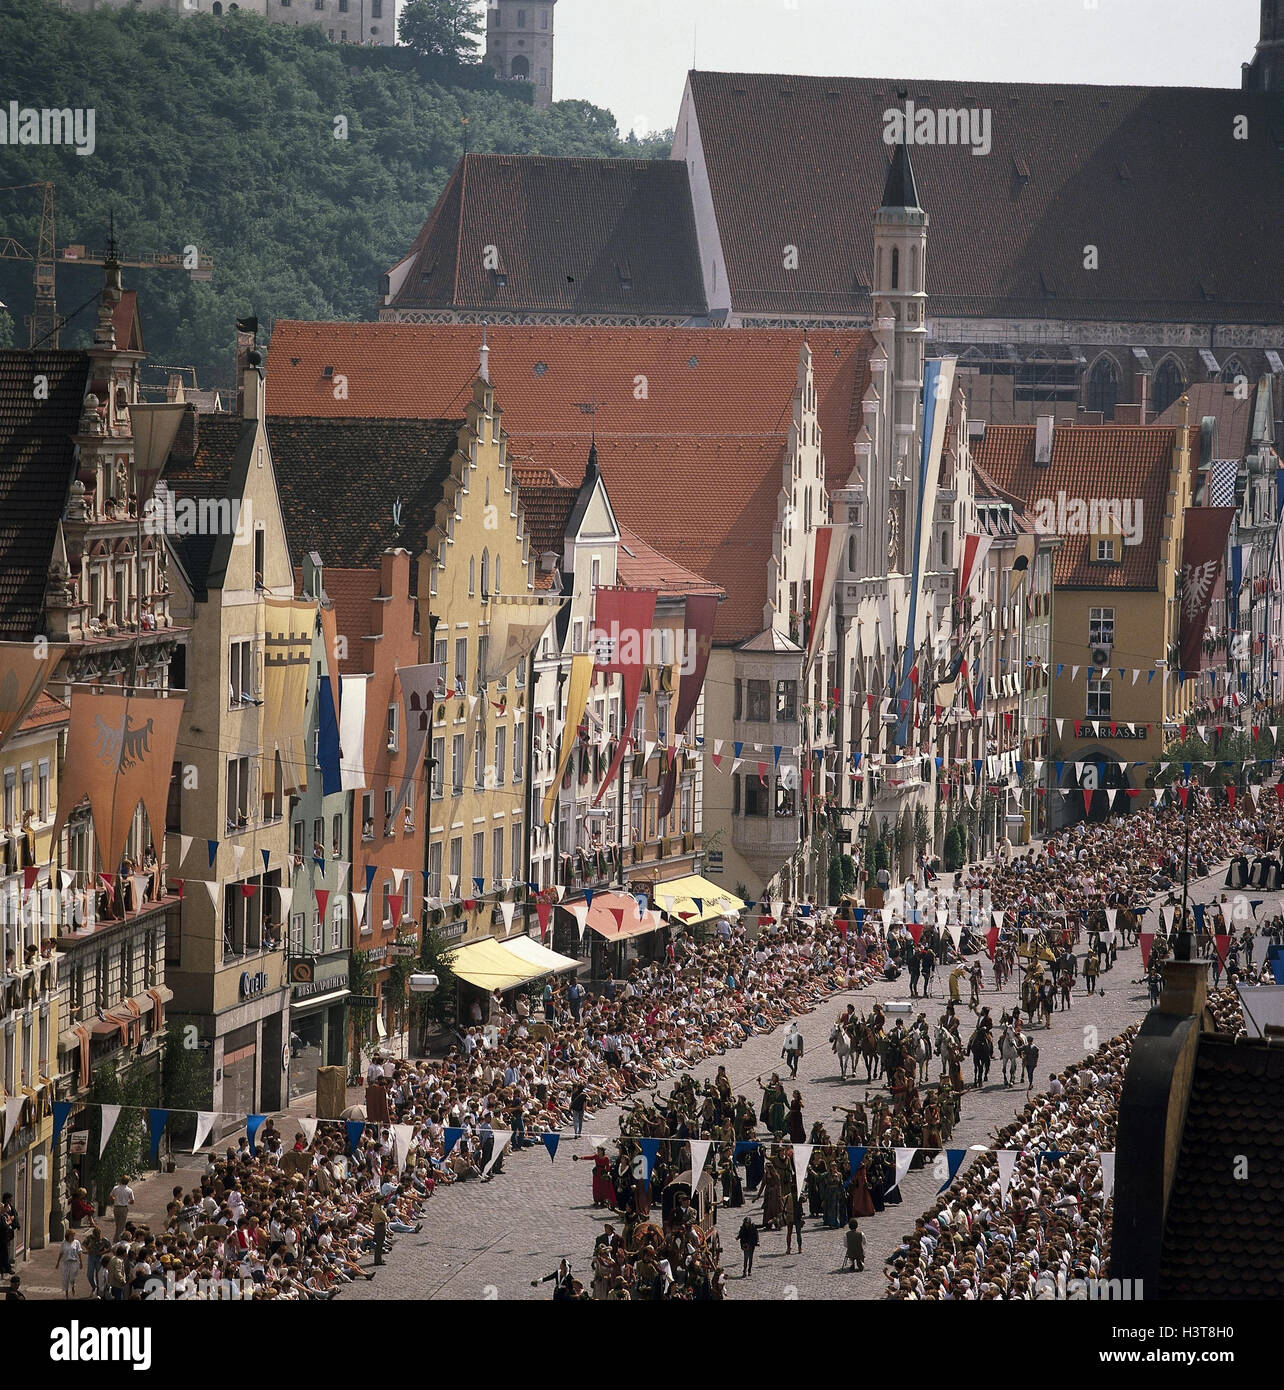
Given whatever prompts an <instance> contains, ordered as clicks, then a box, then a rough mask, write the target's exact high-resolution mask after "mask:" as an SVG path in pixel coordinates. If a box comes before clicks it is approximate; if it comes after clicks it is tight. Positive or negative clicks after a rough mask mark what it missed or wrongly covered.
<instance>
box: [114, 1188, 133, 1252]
mask: <svg viewBox="0 0 1284 1390" xmlns="http://www.w3.org/2000/svg"><path fill="white" fill-rule="evenodd" d="M133 1205H134V1189H133V1188H132V1187H130V1185H129V1174H128V1173H125V1174H124V1175H122V1177H121V1180H120V1181H119V1182H118V1183H117V1184H116V1186H115V1187H113V1188H112V1190H111V1214H112V1216H113V1218H114V1219H115V1222H116V1231H115V1234H114V1235H113V1236H112V1240H116V1241H119V1240H123V1239H124V1236H125V1222H126V1221H128V1220H129V1209H130V1207H132V1206H133Z"/></svg>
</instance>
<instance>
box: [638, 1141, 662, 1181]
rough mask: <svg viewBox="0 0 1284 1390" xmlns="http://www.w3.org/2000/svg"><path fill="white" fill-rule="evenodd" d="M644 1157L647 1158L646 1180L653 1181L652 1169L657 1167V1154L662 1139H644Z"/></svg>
mask: <svg viewBox="0 0 1284 1390" xmlns="http://www.w3.org/2000/svg"><path fill="white" fill-rule="evenodd" d="M641 1148H642V1157H643V1158H645V1159H646V1180H647V1182H648V1183H649V1182H650V1181H651V1171H652V1169H653V1168H654V1167H655V1159H656V1155H657V1154H658V1153H659V1152H660V1141H659V1140H658V1139H643V1140H642V1141H641Z"/></svg>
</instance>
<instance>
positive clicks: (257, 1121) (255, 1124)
mask: <svg viewBox="0 0 1284 1390" xmlns="http://www.w3.org/2000/svg"><path fill="white" fill-rule="evenodd" d="M266 1119H267V1116H266V1115H247V1116H246V1117H245V1132H246V1134H247V1135H248V1136H249V1140H250V1154H251V1155H253V1154H255V1153H257V1152H258V1151H257V1150H256V1149H255V1147H254V1140H255V1139H256V1138H257V1137H258V1132H259V1130H261V1129H262V1128H263V1121H264V1120H266Z"/></svg>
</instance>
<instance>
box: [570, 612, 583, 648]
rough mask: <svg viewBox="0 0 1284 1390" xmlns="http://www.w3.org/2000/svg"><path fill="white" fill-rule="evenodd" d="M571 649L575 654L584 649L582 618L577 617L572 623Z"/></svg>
mask: <svg viewBox="0 0 1284 1390" xmlns="http://www.w3.org/2000/svg"><path fill="white" fill-rule="evenodd" d="M571 651H572V653H574V654H575V655H580V654H582V653H583V651H584V623H583V620H582V619H580V618H576V619H575V621H574V622H573V623H572V624H571Z"/></svg>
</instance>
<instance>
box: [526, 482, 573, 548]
mask: <svg viewBox="0 0 1284 1390" xmlns="http://www.w3.org/2000/svg"><path fill="white" fill-rule="evenodd" d="M579 491H580V490H579V488H577V487H563V486H560V485H555V486H551V487H546V486H542V485H539V484H536V485H534V486H528V487H523V486H522V485H521V484H520V483H519V484H518V487H517V501H518V504H519V505H520V507H521V509H522V516H523V517H524V519H525V524H526V534H527V535H528V536H529V537H530V538H531V554H532V555H534V556H539V555H542V554H543V553H544V552H545V551H546V550H552V551H555V552H556V554H557V558H558V561H559V562H560V561H561V559H562V551H563V550H564V549H565V547H566V527H567V523H568V522H569V521H570V519H571V512H572V511H574V509H575V499H576V498H577V497H578V496H579Z"/></svg>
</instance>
